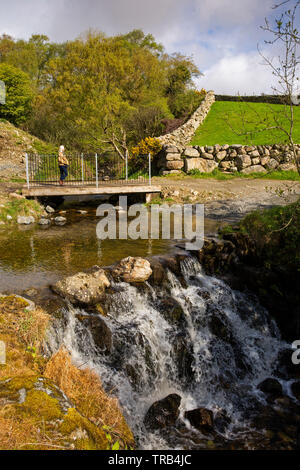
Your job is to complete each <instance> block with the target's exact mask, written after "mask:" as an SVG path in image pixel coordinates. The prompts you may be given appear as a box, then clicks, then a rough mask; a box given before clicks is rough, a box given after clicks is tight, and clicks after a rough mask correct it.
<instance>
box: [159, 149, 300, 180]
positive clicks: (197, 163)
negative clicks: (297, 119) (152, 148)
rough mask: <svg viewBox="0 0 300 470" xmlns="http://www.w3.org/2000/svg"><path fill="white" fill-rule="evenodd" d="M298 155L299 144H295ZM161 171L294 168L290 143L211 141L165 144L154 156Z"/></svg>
mask: <svg viewBox="0 0 300 470" xmlns="http://www.w3.org/2000/svg"><path fill="white" fill-rule="evenodd" d="M297 153H298V157H299V158H300V145H297ZM156 164H157V168H158V170H159V172H160V174H161V175H168V174H176V173H180V172H181V171H185V172H186V173H188V172H189V171H191V170H199V171H201V172H203V173H210V172H212V171H213V170H214V169H215V168H219V169H220V170H221V171H224V172H235V171H239V172H241V173H244V174H250V173H262V172H267V171H270V170H276V169H280V170H296V167H295V165H294V163H293V156H292V152H291V148H290V146H289V145H279V144H275V145H257V146H255V145H214V146H205V147H200V146H198V145H195V146H194V147H191V146H188V147H185V148H182V147H179V146H175V145H164V146H163V149H162V150H161V152H160V153H159V154H158V156H157V159H156Z"/></svg>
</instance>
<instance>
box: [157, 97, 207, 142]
mask: <svg viewBox="0 0 300 470" xmlns="http://www.w3.org/2000/svg"><path fill="white" fill-rule="evenodd" d="M214 101H215V95H214V92H213V91H208V92H207V94H206V96H205V98H204V100H203V101H202V103H201V104H200V106H199V108H197V109H196V111H195V112H194V113H193V114H192V116H191V117H190V119H189V120H188V121H186V122H185V123H184V124H183V125H182V126H180V127H178V129H175V131H173V132H171V133H170V134H165V135H162V136H160V137H158V139H159V141H160V143H161V144H162V145H164V146H168V147H170V146H176V147H177V148H178V149H179V150H180V151H182V150H183V149H184V147H185V146H186V145H187V144H188V143H189V142H190V141H191V139H192V137H193V135H194V134H195V131H196V129H197V128H198V127H199V126H200V124H202V122H203V121H204V119H205V118H206V116H207V113H208V112H209V110H210V107H211V105H212V104H213V103H214Z"/></svg>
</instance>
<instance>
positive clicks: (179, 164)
mask: <svg viewBox="0 0 300 470" xmlns="http://www.w3.org/2000/svg"><path fill="white" fill-rule="evenodd" d="M183 166H184V162H183V160H168V161H167V163H166V168H167V170H181V168H183Z"/></svg>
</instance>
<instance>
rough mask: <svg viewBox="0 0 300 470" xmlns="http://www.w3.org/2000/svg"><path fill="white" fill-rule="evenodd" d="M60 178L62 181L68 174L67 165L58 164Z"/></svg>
mask: <svg viewBox="0 0 300 470" xmlns="http://www.w3.org/2000/svg"><path fill="white" fill-rule="evenodd" d="M59 171H60V180H61V181H63V180H65V179H66V177H67V176H68V165H59Z"/></svg>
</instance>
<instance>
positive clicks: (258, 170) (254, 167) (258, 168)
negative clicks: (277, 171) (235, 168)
mask: <svg viewBox="0 0 300 470" xmlns="http://www.w3.org/2000/svg"><path fill="white" fill-rule="evenodd" d="M241 173H244V174H245V175H249V174H251V173H266V169H265V168H264V167H263V166H262V165H252V166H248V167H247V168H244V169H243V170H242V171H241Z"/></svg>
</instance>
